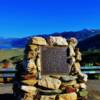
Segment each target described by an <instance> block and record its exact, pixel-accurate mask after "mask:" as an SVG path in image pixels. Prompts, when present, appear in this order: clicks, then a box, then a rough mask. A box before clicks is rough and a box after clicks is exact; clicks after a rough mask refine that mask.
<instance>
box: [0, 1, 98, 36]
mask: <svg viewBox="0 0 100 100" xmlns="http://www.w3.org/2000/svg"><path fill="white" fill-rule="evenodd" d="M84 28H93V29H100V0H0V37H25V36H30V35H34V34H49V33H54V32H63V31H77V30H81V29H84Z"/></svg>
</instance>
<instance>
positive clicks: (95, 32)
mask: <svg viewBox="0 0 100 100" xmlns="http://www.w3.org/2000/svg"><path fill="white" fill-rule="evenodd" d="M33 36H34V35H33ZM33 36H29V37H24V38H2V37H1V38H0V49H11V48H24V47H25V44H26V43H27V41H28V40H29V39H30V38H31V37H33ZM37 36H42V37H44V38H47V37H49V36H63V37H65V38H70V37H75V38H77V39H78V41H79V44H78V47H79V48H80V49H81V50H89V49H100V30H99V29H83V30H80V31H76V32H73V31H70V32H61V33H59V32H55V33H52V34H43V35H37Z"/></svg>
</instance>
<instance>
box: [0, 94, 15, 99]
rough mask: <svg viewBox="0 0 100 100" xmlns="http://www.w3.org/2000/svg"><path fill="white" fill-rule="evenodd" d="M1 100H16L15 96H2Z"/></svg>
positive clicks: (0, 95) (0, 96)
mask: <svg viewBox="0 0 100 100" xmlns="http://www.w3.org/2000/svg"><path fill="white" fill-rule="evenodd" d="M0 100H15V98H14V96H13V94H0Z"/></svg>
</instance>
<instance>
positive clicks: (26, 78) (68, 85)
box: [13, 36, 88, 100]
mask: <svg viewBox="0 0 100 100" xmlns="http://www.w3.org/2000/svg"><path fill="white" fill-rule="evenodd" d="M77 43H78V41H77V39H75V38H70V39H67V40H66V39H65V38H63V37H59V36H55V37H53V36H50V37H49V38H48V39H44V38H43V37H33V38H31V40H30V41H29V42H28V43H27V45H26V48H25V51H24V59H23V61H22V62H18V63H17V65H16V70H17V72H16V75H15V76H16V77H15V81H14V84H13V92H14V96H15V97H16V99H17V100H87V94H88V92H87V86H86V82H87V75H86V74H84V73H82V72H81V69H80V61H81V60H82V58H81V52H80V51H79V48H76V46H77ZM41 46H51V47H55V46H58V47H61V46H65V47H66V48H67V51H66V52H67V53H66V54H67V58H66V61H67V65H66V67H68V66H69V67H70V68H71V70H70V73H69V74H66V75H59V73H58V75H41V59H40V58H41V50H40V47H41Z"/></svg>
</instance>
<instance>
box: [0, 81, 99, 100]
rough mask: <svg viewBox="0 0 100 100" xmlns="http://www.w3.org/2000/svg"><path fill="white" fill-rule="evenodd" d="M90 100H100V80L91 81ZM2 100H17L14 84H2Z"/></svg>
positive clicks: (89, 85)
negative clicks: (13, 88) (13, 93)
mask: <svg viewBox="0 0 100 100" xmlns="http://www.w3.org/2000/svg"><path fill="white" fill-rule="evenodd" d="M87 85H88V91H89V98H88V100H100V80H89V81H88V83H87ZM0 100H15V99H14V97H13V95H12V84H2V83H1V84H0Z"/></svg>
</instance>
